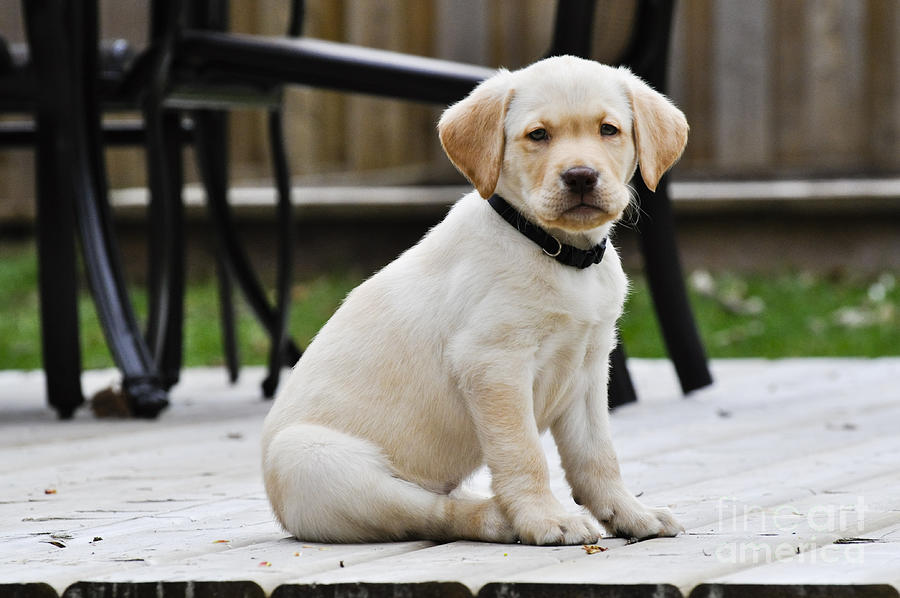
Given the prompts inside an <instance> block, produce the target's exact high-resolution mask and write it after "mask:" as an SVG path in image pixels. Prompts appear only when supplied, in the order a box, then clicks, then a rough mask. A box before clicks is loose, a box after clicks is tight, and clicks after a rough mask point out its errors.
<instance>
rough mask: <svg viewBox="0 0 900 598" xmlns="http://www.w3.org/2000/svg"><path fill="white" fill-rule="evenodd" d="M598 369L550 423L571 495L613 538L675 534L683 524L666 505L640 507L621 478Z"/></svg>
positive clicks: (603, 376) (603, 374) (604, 376)
mask: <svg viewBox="0 0 900 598" xmlns="http://www.w3.org/2000/svg"><path fill="white" fill-rule="evenodd" d="M597 369H598V373H597V376H595V378H594V380H595V382H596V381H599V383H596V384H594V385H592V387H591V388H588V389H585V391H584V396H583V397H582V396H579V397H577V398H576V399H575V400H573V401H572V403H571V405H569V407H568V409H567V410H566V411H565V412H564V413H563V414H562V415H561V416H560V417H559V418H558V419H557V420H556V421H555V422H554V423H553V424H552V426H551V430H552V432H553V437H554V439H555V440H556V445H557V448H558V449H559V455H560V458H561V460H562V465H563V469H565V472H566V480H567V481H568V482H569V485H570V486H571V487H572V496H573V497H574V498H575V500H576V501H577V502H578V503H579V504H582V505H584V506H585V507H587V508H588V510H590V512H591V513H593V514H594V516H595V517H596V518H597V519H598V520H600V522H601V523H603V525H604V527H606V528H607V531H609V532H610V533H613V534H615V535H616V536H620V537H626V538H650V537H655V536H675V535H677V534H678V532H679V531H683V530H684V528H683V527H682V526H681V525H680V524H679V523H678V522H677V521H675V519H674V518H673V517H672V514H671V513H670V512H669V511H668V509H650V508H647V507H645V506H644V505H642V504H641V503H640V502H639V501H638V500H637V499H636V498H635V497H634V495H632V494H631V493H630V492H629V491H628V489H627V488H625V484H624V483H623V482H622V476H621V474H620V472H619V462H618V459H617V458H616V453H615V451H614V449H613V446H612V438H611V437H610V433H609V413H608V407H607V399H606V380H607V375H608V374H607V370H606V364H605V363H604V364H603V365H602V366H598V368H597Z"/></svg>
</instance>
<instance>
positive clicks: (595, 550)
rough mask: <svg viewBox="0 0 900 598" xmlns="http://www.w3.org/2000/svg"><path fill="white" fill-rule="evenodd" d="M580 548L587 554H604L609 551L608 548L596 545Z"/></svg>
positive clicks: (586, 545)
mask: <svg viewBox="0 0 900 598" xmlns="http://www.w3.org/2000/svg"><path fill="white" fill-rule="evenodd" d="M581 548H582V549H583V550H584V551H585V552H586V553H588V554H596V553H598V552H606V551H607V550H609V548H604V547H603V546H597V545H596V544H585V545H584V546H582V547H581Z"/></svg>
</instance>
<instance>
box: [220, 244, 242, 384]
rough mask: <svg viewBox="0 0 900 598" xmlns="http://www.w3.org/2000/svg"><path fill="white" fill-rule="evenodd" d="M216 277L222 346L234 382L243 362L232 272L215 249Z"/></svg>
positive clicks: (229, 378) (230, 379)
mask: <svg viewBox="0 0 900 598" xmlns="http://www.w3.org/2000/svg"><path fill="white" fill-rule="evenodd" d="M215 260H216V279H217V280H218V286H219V321H220V323H221V327H222V348H223V352H224V353H225V369H226V370H227V371H228V381H229V382H231V383H232V384H234V383H235V382H237V380H238V377H239V376H240V370H241V364H240V359H239V357H238V345H237V329H236V326H235V318H234V293H233V292H232V288H231V284H232V281H231V273H230V272H229V271H228V265H227V264H226V263H225V260H224V259H223V257H222V252H221V251H219V250H218V249H217V250H215Z"/></svg>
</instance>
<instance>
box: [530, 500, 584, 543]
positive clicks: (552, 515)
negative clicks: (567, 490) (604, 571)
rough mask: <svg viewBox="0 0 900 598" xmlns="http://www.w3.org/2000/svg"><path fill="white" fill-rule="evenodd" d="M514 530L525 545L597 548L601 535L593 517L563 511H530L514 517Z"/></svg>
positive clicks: (560, 509)
mask: <svg viewBox="0 0 900 598" xmlns="http://www.w3.org/2000/svg"><path fill="white" fill-rule="evenodd" d="M513 522H514V523H513V526H514V527H515V528H516V531H518V533H519V540H521V541H522V543H523V544H537V545H542V546H543V545H548V544H562V545H572V544H593V543H594V542H596V541H597V538H599V537H600V535H601V530H600V526H599V525H598V524H597V522H596V521H595V520H594V518H593V517H591V516H590V515H572V514H570V513H567V512H565V511H564V510H563V509H562V508H559V509H554V510H538V509H534V510H529V512H526V513H519V514H517V515H515V516H514V517H513Z"/></svg>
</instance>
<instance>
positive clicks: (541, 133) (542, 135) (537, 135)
mask: <svg viewBox="0 0 900 598" xmlns="http://www.w3.org/2000/svg"><path fill="white" fill-rule="evenodd" d="M547 137H548V135H547V129H535V130H534V131H532V132H531V133H529V134H528V138H529V139H531V140H532V141H543V140H545V139H547Z"/></svg>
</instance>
